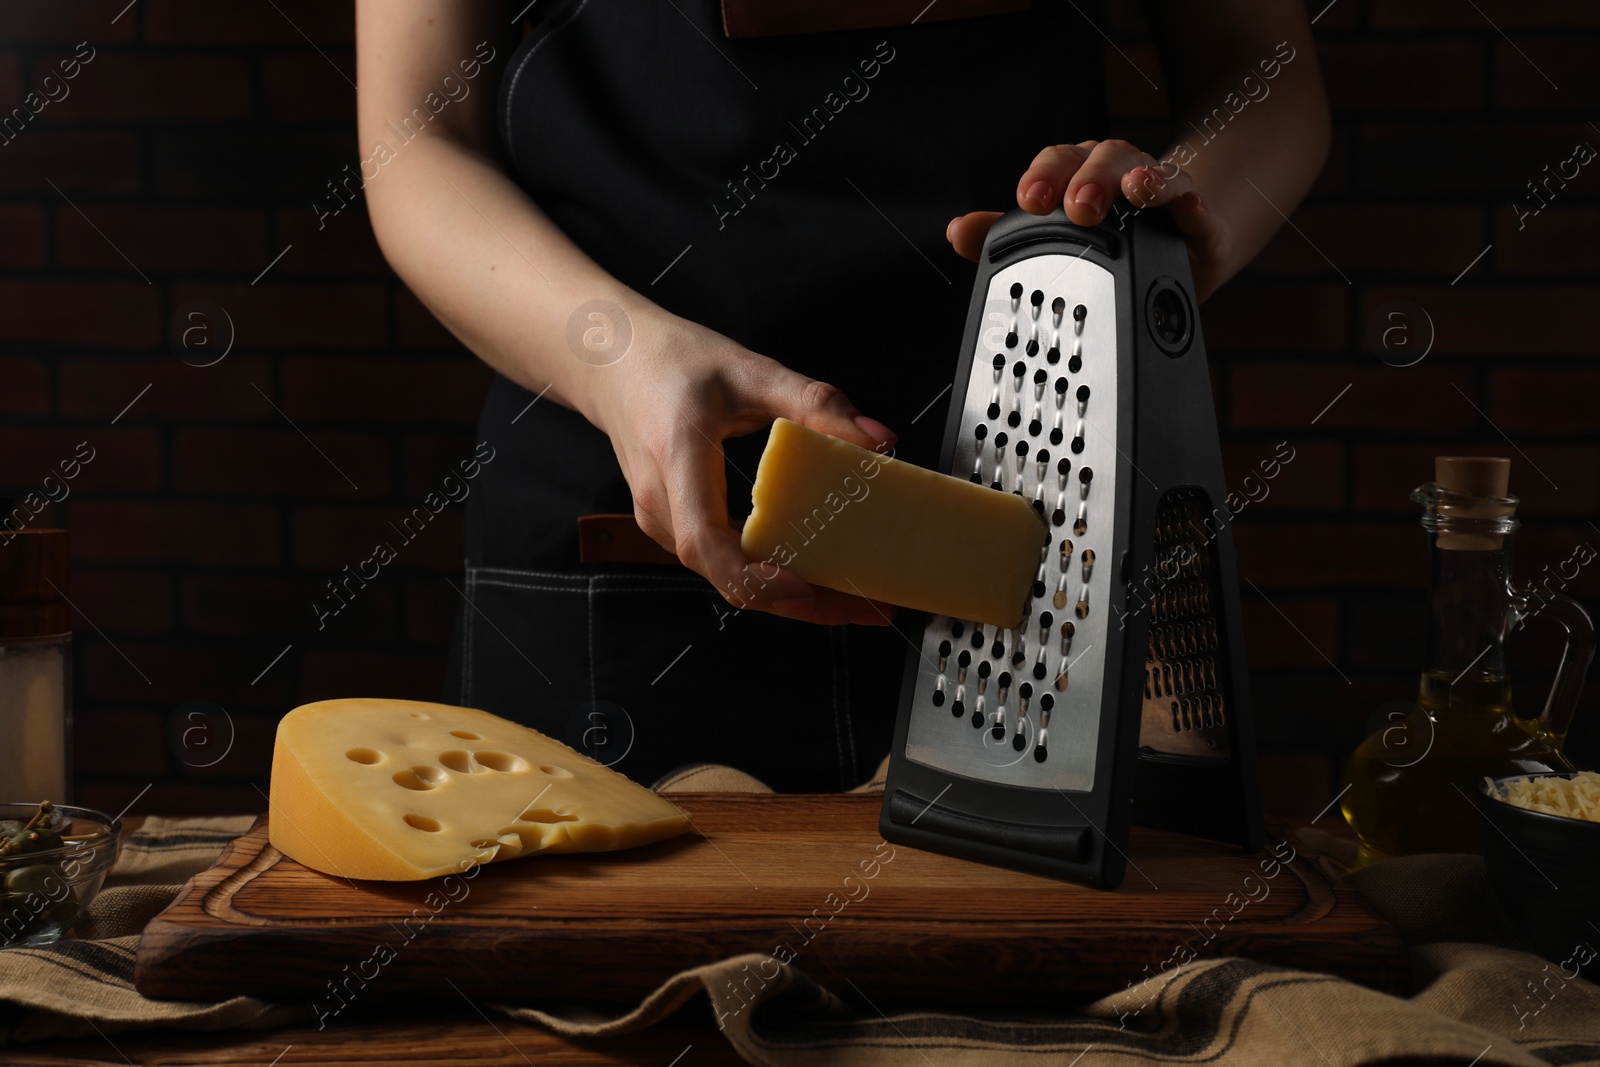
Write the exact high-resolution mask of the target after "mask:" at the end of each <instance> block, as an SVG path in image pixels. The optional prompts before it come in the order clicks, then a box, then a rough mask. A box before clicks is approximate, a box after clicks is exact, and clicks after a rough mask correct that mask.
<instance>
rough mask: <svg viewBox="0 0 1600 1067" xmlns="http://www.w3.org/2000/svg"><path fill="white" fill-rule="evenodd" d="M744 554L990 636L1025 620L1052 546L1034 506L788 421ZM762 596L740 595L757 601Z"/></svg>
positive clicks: (760, 472) (744, 539)
mask: <svg viewBox="0 0 1600 1067" xmlns="http://www.w3.org/2000/svg"><path fill="white" fill-rule="evenodd" d="M752 497H753V503H754V508H753V510H752V511H751V513H750V517H749V518H748V519H746V520H745V524H744V531H743V533H742V534H741V536H740V544H741V546H742V547H743V549H744V553H745V555H747V556H749V557H750V558H751V560H753V561H758V562H757V565H756V567H754V568H752V570H753V571H754V572H755V577H753V578H752V579H749V580H748V581H749V582H750V583H751V584H752V585H754V583H755V581H756V579H758V578H759V576H760V575H761V573H762V565H763V564H765V565H767V568H768V569H767V570H766V573H767V574H769V575H770V574H771V570H770V567H771V565H772V564H776V565H777V566H779V567H783V568H784V569H785V570H787V571H789V572H790V573H791V574H794V575H796V576H798V577H800V578H804V579H805V580H806V581H808V582H810V583H811V584H813V585H820V586H823V587H825V588H828V589H837V590H839V591H840V592H842V593H854V594H856V595H858V596H865V597H870V598H872V599H874V600H881V601H885V602H887V603H890V604H899V605H901V606H903V607H908V608H915V609H917V610H919V611H927V612H932V613H933V614H936V615H949V616H951V617H952V618H957V619H969V620H972V621H974V622H981V623H987V624H989V625H991V626H1002V627H1007V628H1009V627H1013V626H1016V625H1018V624H1020V623H1021V622H1022V607H1023V604H1024V603H1026V602H1027V599H1028V595H1029V593H1030V591H1031V590H1032V587H1033V582H1034V576H1035V574H1036V572H1037V570H1038V567H1039V550H1040V549H1041V548H1043V547H1044V545H1045V543H1046V542H1047V541H1048V540H1049V532H1048V527H1046V526H1045V523H1044V519H1042V518H1041V517H1040V516H1039V514H1038V513H1037V512H1035V511H1034V510H1033V505H1032V504H1031V503H1030V502H1029V501H1027V500H1024V499H1022V497H1020V496H1016V495H1014V494H1012V493H1003V492H1000V491H998V490H995V489H990V488H989V487H988V486H985V485H975V484H973V483H972V482H968V481H964V480H963V479H960V478H952V477H951V476H949V475H948V474H940V473H938V472H937V471H931V470H927V469H925V468H923V467H917V466H914V465H913V464H910V463H906V462H904V461H902V460H897V459H894V458H892V457H889V456H883V455H879V454H877V453H875V452H869V451H868V450H866V449H864V448H861V447H860V446H858V445H853V444H851V443H849V442H848V441H841V440H839V439H838V438H836V437H829V436H828V435H827V434H821V433H817V432H816V431H815V430H808V429H806V428H805V427H804V426H801V425H800V424H798V423H795V422H791V421H789V420H788V419H779V420H777V421H776V422H774V423H773V424H772V436H771V438H770V439H768V441H767V447H766V451H764V452H763V453H762V454H761V464H760V466H759V467H757V469H756V482H755V488H754V490H753V491H752ZM755 591H756V590H755V589H754V588H750V589H744V590H734V591H733V592H734V594H735V595H737V596H743V597H748V596H750V595H751V594H753V593H754V592H755Z"/></svg>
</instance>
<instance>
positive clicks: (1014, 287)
mask: <svg viewBox="0 0 1600 1067" xmlns="http://www.w3.org/2000/svg"><path fill="white" fill-rule="evenodd" d="M1011 299H1013V300H1021V299H1022V283H1021V282H1012V283H1011Z"/></svg>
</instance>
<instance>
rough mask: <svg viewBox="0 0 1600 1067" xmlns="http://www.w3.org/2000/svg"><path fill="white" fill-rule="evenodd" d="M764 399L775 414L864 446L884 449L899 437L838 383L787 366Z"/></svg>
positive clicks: (874, 449)
mask: <svg viewBox="0 0 1600 1067" xmlns="http://www.w3.org/2000/svg"><path fill="white" fill-rule="evenodd" d="M764 399H765V401H766V407H767V410H768V412H769V413H770V414H771V415H773V416H774V417H777V416H782V417H783V418H786V419H790V420H792V421H794V422H798V423H799V424H800V425H802V426H804V427H806V428H807V429H810V430H816V431H817V432H818V433H825V434H830V435H832V436H834V437H837V438H839V439H840V440H843V441H849V442H850V443H851V444H855V445H860V446H861V447H862V448H870V449H872V450H873V451H877V452H881V451H883V450H884V449H886V448H888V447H889V446H891V445H893V444H894V443H895V441H897V440H898V438H897V437H896V436H895V433H894V431H893V430H891V429H889V427H887V426H885V425H884V424H883V423H881V422H879V421H878V420H877V419H872V418H868V417H867V416H865V415H863V414H861V412H860V411H858V410H856V406H855V405H854V404H852V403H850V400H849V398H848V397H846V396H845V395H844V393H843V391H841V390H840V389H839V387H838V386H836V385H831V384H829V383H828V382H819V381H817V380H816V379H814V378H807V377H806V376H805V375H803V374H796V373H795V372H794V371H791V370H788V369H787V368H786V369H785V370H784V371H783V374H782V375H781V376H780V377H779V379H778V380H777V381H775V382H773V383H771V385H770V387H769V389H768V391H767V395H766V397H765V398H764Z"/></svg>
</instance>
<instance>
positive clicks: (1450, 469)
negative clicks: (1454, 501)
mask: <svg viewBox="0 0 1600 1067" xmlns="http://www.w3.org/2000/svg"><path fill="white" fill-rule="evenodd" d="M1433 481H1434V484H1436V485H1438V487H1439V488H1440V489H1447V490H1449V491H1450V492H1453V493H1468V494H1470V495H1472V496H1499V497H1503V496H1505V495H1507V493H1508V492H1509V491H1510V486H1511V460H1509V459H1507V458H1506V457H1504V456H1435V457H1434V460H1433Z"/></svg>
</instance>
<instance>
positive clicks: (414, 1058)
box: [0, 819, 1340, 1067]
mask: <svg viewBox="0 0 1600 1067" xmlns="http://www.w3.org/2000/svg"><path fill="white" fill-rule="evenodd" d="M138 821H139V820H133V819H130V820H128V823H130V824H136V823H137V822H138ZM1330 828H1331V829H1333V830H1334V832H1338V830H1339V829H1340V828H1339V827H1330ZM743 1062H744V1060H742V1059H741V1058H740V1057H739V1056H738V1054H737V1053H736V1052H735V1051H734V1050H733V1048H732V1046H730V1045H729V1044H728V1042H727V1040H726V1039H725V1038H724V1037H723V1036H722V1034H721V1033H720V1032H719V1031H718V1029H717V1026H716V1021H715V1019H714V1018H713V1013H712V1010H711V1007H710V1004H709V1003H708V1001H707V1000H706V998H705V997H703V996H697V997H694V998H692V999H691V1000H690V1001H689V1002H688V1003H687V1004H685V1005H684V1007H683V1008H681V1009H680V1010H679V1011H678V1012H677V1013H675V1014H674V1015H672V1016H671V1017H669V1018H668V1019H665V1020H663V1021H661V1022H659V1023H657V1024H656V1025H654V1026H652V1027H650V1028H648V1029H646V1030H644V1031H642V1032H640V1033H637V1034H632V1035H625V1036H619V1037H611V1038H605V1039H592V1040H586V1041H575V1040H570V1039H566V1038H563V1037H560V1036H558V1035H555V1034H553V1033H551V1032H550V1031H548V1030H546V1029H544V1028H543V1027H541V1026H538V1025H536V1024H529V1023H521V1022H518V1021H516V1020H513V1019H510V1018H507V1017H505V1016H504V1015H501V1014H499V1013H497V1012H493V1011H489V1010H487V1009H480V1006H479V1005H478V1004H476V1003H473V1002H471V1001H467V1000H465V999H464V998H463V1000H462V1001H461V1002H460V1003H459V1004H449V1003H439V1004H437V1005H436V1006H433V1007H430V1008H429V1009H428V1010H427V1012H426V1013H425V1014H424V1013H422V1012H419V1011H418V1010H417V1008H416V1007H415V1006H414V1005H413V1006H410V1007H407V1006H405V1005H404V1004H389V1005H384V1004H375V1005H370V1006H367V1007H365V1008H363V1007H361V1006H358V1005H352V1006H351V1009H350V1010H348V1011H345V1012H341V1013H340V1015H339V1017H338V1018H336V1019H333V1020H332V1021H330V1022H329V1023H328V1025H327V1026H326V1028H324V1029H320V1030H319V1029H318V1028H317V1026H316V1024H315V1023H314V1022H308V1023H306V1024H304V1025H300V1026H292V1027H278V1028H271V1029H264V1030H227V1031H221V1032H215V1033H195V1032H188V1031H178V1030H153V1031H133V1032H127V1033H120V1034H119V1033H113V1034H108V1035H105V1036H91V1037H89V1038H87V1039H83V1040H76V1041H53V1042H41V1043H32V1044H27V1045H14V1046H0V1064H10V1063H19V1064H21V1063H25V1064H28V1065H30V1067H34V1065H37V1067H67V1065H73V1067H84V1065H90V1064H93V1065H96V1067H118V1065H137V1067H158V1065H179V1064H184V1065H191V1064H227V1065H233V1064H237V1065H247V1064H248V1065H259V1067H292V1065H301V1067H305V1065H324V1064H326V1065H335V1064H344V1065H348V1064H367V1063H370V1064H386V1065H387V1064H394V1065H398V1067H407V1065H422V1064H436V1063H450V1064H463V1065H468V1067H480V1065H481V1067H489V1065H499V1064H506V1065H512V1067H516V1065H528V1064H532V1063H539V1064H541V1065H542V1064H554V1065H573V1067H584V1065H597V1064H636V1065H659V1067H691V1065H722V1064H741V1063H743Z"/></svg>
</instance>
